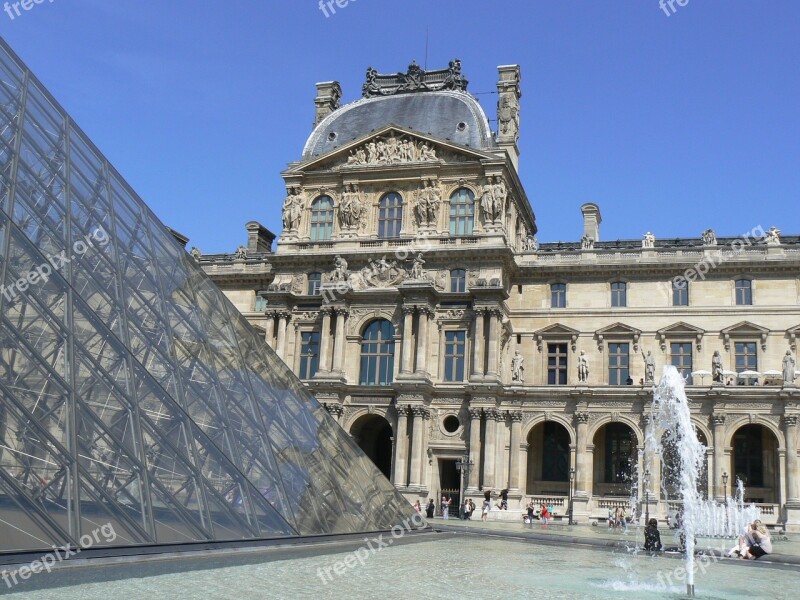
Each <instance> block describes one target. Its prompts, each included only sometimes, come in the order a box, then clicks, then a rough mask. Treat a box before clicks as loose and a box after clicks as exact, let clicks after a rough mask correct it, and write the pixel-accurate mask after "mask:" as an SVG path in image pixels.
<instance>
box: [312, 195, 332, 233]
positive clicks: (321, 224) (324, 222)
mask: <svg viewBox="0 0 800 600" xmlns="http://www.w3.org/2000/svg"><path fill="white" fill-rule="evenodd" d="M332 233H333V200H331V199H330V198H329V197H328V196H320V197H319V198H317V199H316V200H314V203H313V204H312V205H311V241H312V242H319V241H326V240H329V239H331V234H332Z"/></svg>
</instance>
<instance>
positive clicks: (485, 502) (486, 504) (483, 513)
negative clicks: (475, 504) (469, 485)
mask: <svg viewBox="0 0 800 600" xmlns="http://www.w3.org/2000/svg"><path fill="white" fill-rule="evenodd" d="M490 504H491V503H490V501H489V499H488V498H484V499H483V506H482V507H481V521H485V520H486V518H487V517H488V516H489V507H490Z"/></svg>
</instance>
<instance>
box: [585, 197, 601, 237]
mask: <svg viewBox="0 0 800 600" xmlns="http://www.w3.org/2000/svg"><path fill="white" fill-rule="evenodd" d="M581 212H582V213H583V235H585V236H586V237H588V238H591V239H592V240H593V241H595V242H599V241H600V223H602V222H603V218H602V217H601V216H600V207H599V206H597V204H593V203H592V202H588V203H587V204H584V205H583V206H581Z"/></svg>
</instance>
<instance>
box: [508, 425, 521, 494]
mask: <svg viewBox="0 0 800 600" xmlns="http://www.w3.org/2000/svg"><path fill="white" fill-rule="evenodd" d="M521 436H522V413H521V412H512V413H511V443H510V448H509V454H510V457H509V474H508V487H509V489H511V490H514V491H519V489H520V485H519V482H520V476H519V459H520V450H519V444H520V437H521Z"/></svg>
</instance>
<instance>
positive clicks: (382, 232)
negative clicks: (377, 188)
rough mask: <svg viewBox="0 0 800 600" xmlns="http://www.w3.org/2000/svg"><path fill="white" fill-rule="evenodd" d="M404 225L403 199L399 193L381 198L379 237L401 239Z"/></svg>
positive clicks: (392, 193) (391, 193)
mask: <svg viewBox="0 0 800 600" xmlns="http://www.w3.org/2000/svg"><path fill="white" fill-rule="evenodd" d="M402 224H403V198H402V197H401V196H400V194H398V193H397V192H389V193H388V194H384V195H383V196H382V197H381V200H380V203H379V209H378V237H379V238H381V239H388V238H397V237H400V228H401V227H402Z"/></svg>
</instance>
